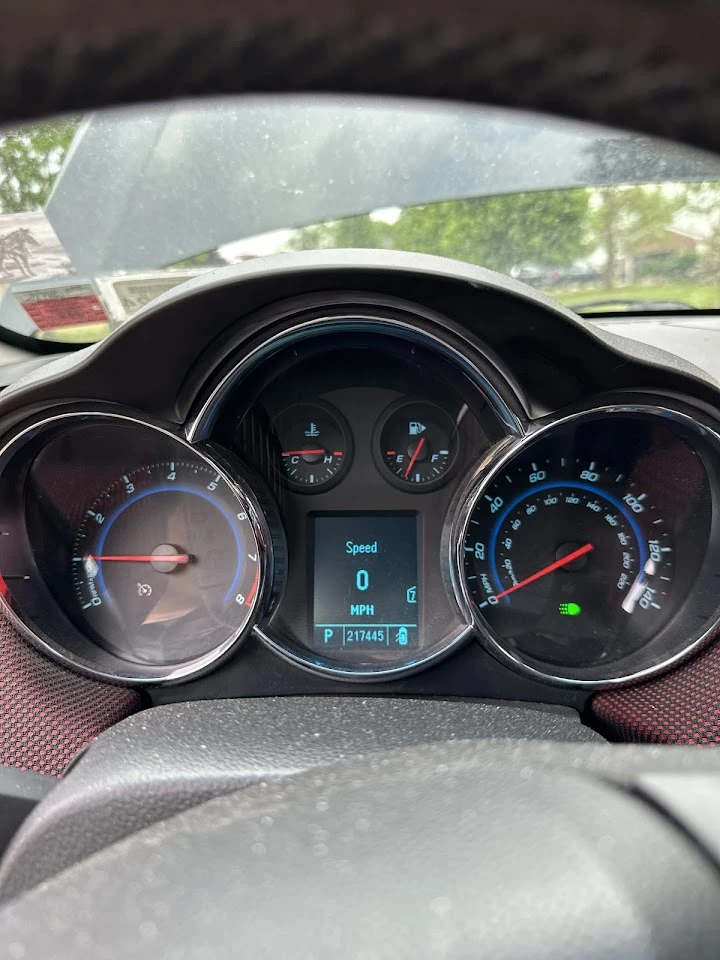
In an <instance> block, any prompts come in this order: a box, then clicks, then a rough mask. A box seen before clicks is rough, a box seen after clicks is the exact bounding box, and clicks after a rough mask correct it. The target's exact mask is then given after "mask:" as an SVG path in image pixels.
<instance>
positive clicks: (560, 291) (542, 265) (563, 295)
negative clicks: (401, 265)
mask: <svg viewBox="0 0 720 960" xmlns="http://www.w3.org/2000/svg"><path fill="white" fill-rule="evenodd" d="M719 201H720V183H691V184H687V183H686V184H680V183H665V184H659V185H658V184H640V185H633V186H625V185H620V186H617V187H602V188H595V189H593V188H585V189H577V190H553V191H546V192H538V193H518V194H509V195H506V196H496V197H476V198H471V199H466V200H453V201H448V202H446V203H436V204H431V205H427V206H418V207H413V208H410V209H405V210H385V211H378V212H375V213H372V214H369V215H367V216H363V217H353V218H348V219H346V220H340V221H337V222H334V223H325V224H319V225H313V226H309V227H306V228H304V229H301V230H298V231H295V232H294V233H293V234H292V236H290V237H289V238H288V240H287V241H286V243H285V246H286V247H287V248H288V249H291V250H313V249H318V248H320V249H322V248H330V247H338V248H339V247H373V248H379V249H392V250H411V251H417V252H421V253H432V254H437V255H439V256H445V257H451V258H454V259H457V260H465V261H467V262H469V263H476V264H478V265H480V266H484V267H488V268H490V269H492V270H497V271H500V272H501V273H506V274H509V275H510V276H512V277H513V278H515V279H517V280H522V281H524V282H525V283H528V284H531V285H532V286H534V287H537V288H539V289H541V290H544V291H545V292H547V293H549V294H550V295H551V296H553V297H555V298H556V299H557V300H560V301H561V302H562V303H566V304H569V305H573V306H578V305H579V306H582V307H583V309H584V310H586V311H590V310H593V309H597V310H603V311H606V310H612V309H617V310H623V309H625V310H627V309H630V310H644V309H648V310H651V309H653V308H656V309H657V308H658V305H659V304H661V305H662V309H665V310H669V309H693V308H695V309H708V308H717V307H720V286H719V285H718V282H717V278H718V276H720V274H719V273H718V268H719V267H720V226H719V225H718V223H717V217H716V214H717V211H718V209H720V202H719Z"/></svg>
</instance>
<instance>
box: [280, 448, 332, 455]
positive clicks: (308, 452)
mask: <svg viewBox="0 0 720 960" xmlns="http://www.w3.org/2000/svg"><path fill="white" fill-rule="evenodd" d="M324 453H325V450H321V449H318V450H283V452H282V455H283V456H284V457H302V456H311V457H313V456H314V457H321V456H322V455H323V454H324ZM335 456H336V457H337V456H340V454H337V453H336V454H335Z"/></svg>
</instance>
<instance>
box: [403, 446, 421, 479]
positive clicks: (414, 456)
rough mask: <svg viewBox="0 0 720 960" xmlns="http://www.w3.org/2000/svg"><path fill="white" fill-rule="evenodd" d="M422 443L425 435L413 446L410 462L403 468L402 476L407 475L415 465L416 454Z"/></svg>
mask: <svg viewBox="0 0 720 960" xmlns="http://www.w3.org/2000/svg"><path fill="white" fill-rule="evenodd" d="M424 444H425V437H421V438H420V443H419V444H418V445H417V446H416V447H415V453H414V454H413V455H412V456H411V457H410V463H409V464H408V465H407V467H406V468H405V473H404V474H403V476H404V477H407V476H408V474H409V473H410V471H411V470H412V468H413V467H414V466H415V461H416V460H417V458H418V455H419V453H420V451H421V450H422V448H423V446H424Z"/></svg>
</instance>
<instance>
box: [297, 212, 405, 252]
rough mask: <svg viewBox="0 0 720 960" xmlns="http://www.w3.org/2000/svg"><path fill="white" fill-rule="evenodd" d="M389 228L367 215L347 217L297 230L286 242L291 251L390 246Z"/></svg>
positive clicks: (372, 248)
mask: <svg viewBox="0 0 720 960" xmlns="http://www.w3.org/2000/svg"><path fill="white" fill-rule="evenodd" d="M389 237H390V228H389V225H388V224H386V223H382V222H381V221H378V220H373V219H372V217H370V216H367V215H365V216H361V217H347V218H346V219H344V220H333V221H330V222H329V223H319V224H313V225H312V226H309V227H303V228H302V229H300V230H297V231H296V232H295V234H294V235H293V236H292V237H291V238H290V240H289V242H288V249H290V250H339V249H343V248H365V249H371V250H374V249H376V248H377V247H385V246H392V243H391V242H389Z"/></svg>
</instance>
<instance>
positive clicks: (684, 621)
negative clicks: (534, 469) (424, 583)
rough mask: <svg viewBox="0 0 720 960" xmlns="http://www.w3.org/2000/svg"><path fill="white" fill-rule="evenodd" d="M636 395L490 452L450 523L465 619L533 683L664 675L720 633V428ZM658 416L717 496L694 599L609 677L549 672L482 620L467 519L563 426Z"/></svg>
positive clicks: (550, 422)
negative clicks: (503, 476) (472, 580)
mask: <svg viewBox="0 0 720 960" xmlns="http://www.w3.org/2000/svg"><path fill="white" fill-rule="evenodd" d="M653 400H654V402H649V399H648V401H647V402H645V398H643V399H642V400H641V399H640V398H633V399H632V400H629V401H628V402H620V403H608V404H607V405H599V406H592V407H585V408H583V409H581V410H577V411H574V412H572V413H570V414H566V415H565V416H559V417H555V418H547V419H546V420H545V421H544V422H542V423H539V424H538V425H537V427H536V428H535V429H534V430H531V431H529V432H528V433H527V434H526V435H525V436H524V437H522V438H520V439H509V440H508V441H507V443H505V444H504V445H502V449H499V450H497V449H496V450H495V451H491V452H490V453H489V454H488V456H486V457H485V458H484V459H483V461H482V462H481V463H480V464H479V465H478V468H477V470H476V471H475V473H474V474H473V476H472V477H470V478H469V480H468V481H467V482H466V484H465V486H464V488H463V490H461V491H460V493H459V495H458V497H457V498H456V500H455V509H454V513H453V515H452V516H451V517H450V518H449V520H448V525H447V528H446V533H445V536H444V538H443V540H444V545H443V550H444V553H445V558H446V562H447V578H448V585H449V587H450V589H452V591H453V593H454V595H455V597H456V600H457V602H458V604H459V605H460V607H461V609H462V610H463V612H464V614H465V615H466V616H467V617H468V619H469V620H470V621H471V622H472V624H473V628H474V631H475V635H476V636H477V638H478V640H479V641H480V643H481V644H482V645H483V646H484V647H485V648H486V649H487V650H488V651H489V652H490V653H492V654H493V655H494V656H495V657H496V658H497V659H499V660H500V661H502V662H503V663H506V664H508V665H510V666H512V667H513V668H514V669H516V670H518V671H519V672H521V673H524V674H526V675H528V676H531V677H533V678H535V679H540V680H543V681H545V682H550V683H552V684H556V685H561V686H575V687H584V688H586V689H596V688H599V689H602V688H605V687H611V686H617V685H626V684H630V683H637V682H638V681H641V680H644V679H646V678H648V677H652V676H654V675H655V674H658V673H662V672H665V671H667V670H668V669H670V668H671V667H673V666H675V665H676V664H678V663H679V662H681V661H683V660H685V659H686V658H687V657H689V656H690V655H692V654H693V653H694V652H695V651H697V650H699V649H700V648H701V647H703V646H704V645H705V644H706V643H707V642H709V640H710V639H712V637H714V636H715V635H716V634H717V632H718V627H719V625H720V594H719V593H718V590H717V583H718V578H720V509H719V504H718V490H720V423H718V422H715V421H714V420H711V419H710V418H709V417H707V416H706V415H705V414H703V413H701V412H699V411H697V410H694V409H692V408H690V407H689V406H685V405H684V404H677V405H675V403H674V402H673V401H672V400H669V399H668V400H667V401H665V399H664V398H663V399H662V400H660V398H657V397H656V398H653ZM613 416H618V417H625V418H627V417H642V418H655V417H657V418H661V419H662V421H663V422H664V423H665V425H667V424H668V423H671V424H672V425H673V428H674V429H675V430H676V431H677V433H678V436H679V437H680V438H681V439H683V440H685V441H686V442H688V443H689V444H690V445H691V446H692V447H693V448H694V449H695V450H696V452H697V453H698V454H699V456H700V458H701V460H702V463H703V466H704V468H705V470H706V471H707V474H708V484H709V489H710V491H711V496H712V504H711V520H710V523H711V529H710V531H709V537H708V546H707V551H706V555H705V558H704V559H703V561H702V563H701V567H700V572H699V574H698V576H697V579H696V583H695V587H694V589H693V592H692V596H691V597H688V598H687V599H686V600H685V601H684V602H683V603H682V604H681V606H680V608H679V609H678V610H677V611H676V612H675V613H674V615H672V616H671V617H670V619H669V621H668V622H667V623H666V624H665V626H664V627H663V628H662V629H661V630H660V631H658V632H657V633H656V634H655V635H654V636H653V637H652V638H651V639H650V640H649V641H647V643H645V644H644V645H643V646H642V647H640V649H639V650H637V651H636V652H634V653H632V654H631V655H629V656H627V657H623V658H621V659H618V660H616V661H614V662H613V663H612V664H611V665H608V666H612V667H613V668H614V669H613V671H612V672H611V673H607V672H603V671H604V670H607V668H587V669H583V668H577V669H574V670H570V669H568V670H567V671H563V670H560V669H557V668H550V667H549V665H548V666H547V668H546V667H545V665H542V664H540V663H539V662H536V661H534V660H530V658H526V657H524V656H522V655H521V654H520V653H519V652H518V651H517V650H515V649H509V648H508V646H507V645H506V644H505V642H504V641H503V639H502V637H500V636H498V635H497V633H496V632H495V631H494V630H493V629H492V627H491V626H490V624H489V623H488V622H487V621H486V620H485V618H484V617H483V616H482V614H481V613H480V611H479V610H478V608H477V605H476V603H475V601H474V599H473V598H472V596H471V594H470V591H469V589H468V585H467V582H466V579H465V574H464V550H463V547H464V544H465V540H466V536H467V532H468V525H469V522H470V519H471V517H472V515H473V513H474V512H475V510H476V508H477V505H478V502H479V501H480V499H481V498H482V497H483V496H484V494H485V491H486V490H487V489H488V488H489V487H490V486H491V485H492V484H493V482H494V481H495V480H496V478H497V477H498V475H499V474H500V473H501V472H502V471H504V470H506V469H507V467H508V465H509V464H510V463H512V462H513V461H515V460H516V459H517V458H519V457H521V456H523V455H524V454H525V453H526V452H527V451H528V450H529V449H531V448H532V446H533V445H534V444H535V443H537V442H538V441H540V440H542V439H545V438H547V437H548V436H551V435H552V433H553V432H554V431H556V430H558V429H562V428H564V427H566V426H569V425H570V426H571V425H574V424H578V423H582V422H587V421H589V420H592V419H596V418H599V417H613Z"/></svg>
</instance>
